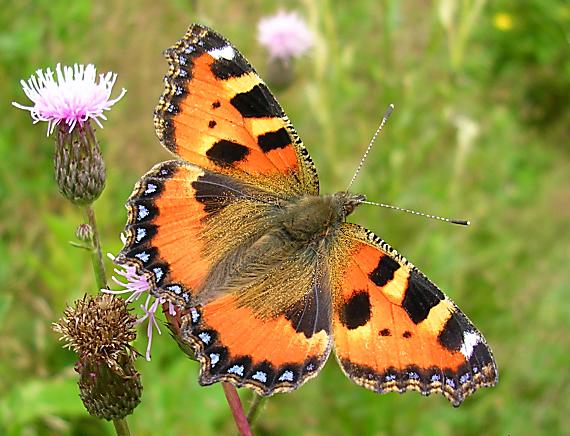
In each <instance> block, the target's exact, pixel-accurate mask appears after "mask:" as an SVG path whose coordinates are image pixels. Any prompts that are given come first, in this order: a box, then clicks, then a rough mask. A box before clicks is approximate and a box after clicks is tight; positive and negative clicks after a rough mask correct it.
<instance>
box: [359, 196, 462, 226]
mask: <svg viewBox="0 0 570 436" xmlns="http://www.w3.org/2000/svg"><path fill="white" fill-rule="evenodd" d="M361 203H364V204H371V205H373V206H380V207H385V208H388V209H393V210H399V211H402V212H407V213H411V214H413V215H419V216H424V217H426V218H431V219H434V220H439V221H445V222H446V223H450V224H459V225H462V226H469V225H471V222H470V221H469V220H457V219H453V218H444V217H441V216H437V215H430V214H428V213H423V212H418V211H417V210H411V209H405V208H403V207H398V206H392V205H391V204H384V203H375V202H373V201H366V200H363V201H361Z"/></svg>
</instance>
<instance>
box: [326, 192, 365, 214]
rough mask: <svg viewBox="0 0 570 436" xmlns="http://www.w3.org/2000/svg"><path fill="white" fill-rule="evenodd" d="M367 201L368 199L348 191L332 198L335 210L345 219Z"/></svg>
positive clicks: (338, 193)
mask: <svg viewBox="0 0 570 436" xmlns="http://www.w3.org/2000/svg"><path fill="white" fill-rule="evenodd" d="M363 201H366V197H365V196H364V195H362V194H351V193H350V192H347V191H340V192H337V193H336V194H334V195H333V196H332V205H333V208H334V209H336V210H337V211H338V215H339V216H340V217H341V218H342V220H343V221H344V219H345V218H346V217H347V216H348V215H350V214H351V213H352V212H354V209H356V207H357V206H359V205H361V204H362V202H363Z"/></svg>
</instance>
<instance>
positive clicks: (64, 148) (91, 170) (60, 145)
mask: <svg viewBox="0 0 570 436" xmlns="http://www.w3.org/2000/svg"><path fill="white" fill-rule="evenodd" d="M55 141H56V144H55V155H54V166H55V179H56V181H57V185H58V187H59V191H60V192H61V193H62V194H63V196H64V197H65V198H67V199H68V200H69V201H71V202H72V203H75V204H79V205H85V204H91V203H93V201H95V200H96V199H97V198H98V197H99V195H101V192H103V189H104V188H105V177H106V171H105V162H104V161H103V156H102V155H101V149H100V148H99V143H98V142H97V139H96V138H95V133H94V131H93V128H92V127H91V124H90V123H89V122H85V123H84V124H83V125H81V126H77V127H76V128H75V129H73V130H71V131H70V129H69V126H67V125H64V124H61V125H59V126H58V129H57V134H56V140H55Z"/></svg>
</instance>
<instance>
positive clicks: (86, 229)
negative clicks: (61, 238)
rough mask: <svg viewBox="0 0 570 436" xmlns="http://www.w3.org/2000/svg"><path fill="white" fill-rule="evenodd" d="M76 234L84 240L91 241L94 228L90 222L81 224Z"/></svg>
mask: <svg viewBox="0 0 570 436" xmlns="http://www.w3.org/2000/svg"><path fill="white" fill-rule="evenodd" d="M75 236H76V237H77V239H79V240H80V241H82V242H90V241H91V240H92V239H93V229H92V228H91V226H90V225H89V224H85V223H84V224H79V225H78V226H77V229H76V230H75Z"/></svg>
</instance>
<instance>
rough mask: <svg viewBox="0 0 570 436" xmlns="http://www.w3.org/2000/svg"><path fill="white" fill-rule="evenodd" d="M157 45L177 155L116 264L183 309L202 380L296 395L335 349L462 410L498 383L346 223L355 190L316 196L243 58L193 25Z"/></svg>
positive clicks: (159, 175) (445, 309)
mask: <svg viewBox="0 0 570 436" xmlns="http://www.w3.org/2000/svg"><path fill="white" fill-rule="evenodd" d="M165 54H166V57H167V59H168V61H169V64H170V69H169V71H168V74H167V76H166V77H165V81H164V84H165V90H164V93H163V95H162V97H161V98H160V102H159V104H158V107H157V108H156V111H155V117H154V123H155V127H156V130H157V132H158V137H159V139H160V141H161V142H162V144H163V145H164V146H165V147H166V148H167V149H168V150H170V151H171V152H172V153H174V154H175V155H176V156H177V159H176V160H171V161H168V162H163V163H160V164H158V165H156V166H155V167H154V168H152V169H151V170H150V171H149V172H148V173H147V174H146V175H145V176H144V177H143V178H142V179H141V180H140V181H139V182H138V183H137V185H136V187H135V189H134V192H133V194H132V195H131V197H130V199H129V201H128V203H127V207H128V211H129V217H128V222H127V226H126V230H125V235H126V242H125V246H124V248H123V249H122V251H121V252H120V254H119V255H118V257H117V259H116V261H117V263H119V264H123V265H129V266H135V267H136V268H137V271H139V272H140V273H141V274H144V275H145V276H146V277H147V279H148V280H149V282H150V283H151V285H152V287H153V290H152V292H153V293H154V295H155V296H157V297H162V298H164V299H166V300H167V301H170V302H172V303H175V304H176V305H177V307H179V310H180V311H181V313H182V314H183V316H182V326H181V330H180V336H181V337H180V338H179V340H181V341H182V342H183V343H186V344H188V345H190V346H191V348H192V349H193V350H194V352H195V354H196V357H197V358H198V360H199V361H200V383H201V384H204V385H208V384H211V383H215V382H218V381H226V382H230V383H233V384H234V385H236V386H247V387H250V388H252V389H254V390H255V391H256V392H257V393H258V394H260V395H271V394H273V393H276V392H288V391H292V390H294V389H296V388H298V387H299V386H301V385H302V384H303V383H304V382H305V381H307V380H308V379H310V378H312V377H314V376H316V375H317V374H318V372H319V370H320V369H321V368H322V367H323V365H324V363H325V362H326V360H327V358H328V356H329V353H330V351H331V348H332V346H333V344H334V350H335V353H336V357H337V359H338V362H339V364H340V366H341V368H342V370H343V371H344V373H345V374H346V375H347V376H348V377H349V378H350V379H351V380H353V381H354V382H355V383H357V384H359V385H361V386H364V387H366V388H368V389H371V390H373V391H376V392H379V393H384V392H391V391H397V392H405V391H407V390H416V391H419V392H421V393H422V394H424V395H429V394H431V393H432V392H440V393H442V394H443V395H444V396H445V397H446V398H448V399H449V400H450V401H451V402H452V403H453V405H455V406H457V405H459V404H460V403H461V402H462V401H463V400H464V399H465V398H466V397H467V396H468V395H470V394H472V393H473V392H474V391H475V390H477V389H478V388H479V387H482V386H493V385H495V384H496V382H497V368H496V366H495V362H494V360H493V356H492V354H491V350H490V349H489V347H488V346H487V344H486V343H485V340H484V339H483V336H482V335H481V333H479V331H478V330H477V329H476V328H475V327H474V326H473V324H471V322H470V321H469V320H468V319H467V317H466V316H465V315H464V314H463V313H462V312H461V311H460V310H459V309H458V308H457V306H456V305H455V304H454V303H453V302H452V301H451V300H449V298H447V297H446V296H445V295H444V294H443V292H441V291H440V290H439V289H438V288H437V286H435V285H434V284H433V283H431V282H430V281H429V279H428V278H426V277H425V276H424V275H423V274H422V273H421V272H420V271H419V270H418V269H417V268H415V267H414V266H413V265H412V264H411V263H410V262H408V261H407V260H406V259H405V258H404V257H402V256H401V255H399V254H398V253H397V252H396V251H395V250H394V249H392V248H391V247H390V246H389V245H388V244H386V242H384V241H383V240H382V239H380V238H379V237H378V236H376V235H375V234H373V233H372V232H370V231H369V230H367V229H365V228H363V227H361V226H359V225H356V224H352V223H347V222H346V218H347V216H348V215H349V214H350V213H352V211H353V210H354V208H355V207H357V206H358V205H359V204H360V203H361V202H362V201H364V196H362V195H357V194H352V193H349V192H337V193H336V194H332V195H320V194H319V180H318V177H317V171H316V169H315V167H314V165H313V162H312V161H311V158H310V157H309V153H308V152H307V150H306V149H305V147H304V146H303V143H302V142H301V140H300V139H299V136H298V135H297V133H296V132H295V129H294V128H293V126H292V125H291V123H290V121H289V119H288V118H287V116H286V115H285V114H284V112H283V110H282V109H281V107H280V106H279V103H277V100H276V99H275V97H273V95H272V94H271V92H270V91H269V89H268V88H267V86H266V85H265V84H264V83H263V81H262V80H261V79H260V78H259V76H258V75H257V73H256V72H255V70H254V69H253V68H252V67H251V65H250V64H249V63H248V61H247V60H246V59H245V58H244V57H243V55H242V54H241V53H240V52H239V51H238V50H237V49H236V48H235V47H234V46H233V45H232V44H230V43H229V42H228V41H227V40H226V39H225V38H223V37H222V36H220V35H219V34H217V33H216V32H214V31H212V30H210V29H209V28H207V27H204V26H201V25H197V24H194V25H192V26H191V27H190V28H189V30H188V32H187V33H186V35H185V36H184V38H183V39H181V40H180V41H178V42H177V43H176V44H175V45H174V46H173V47H172V48H170V49H168V50H166V52H165Z"/></svg>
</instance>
